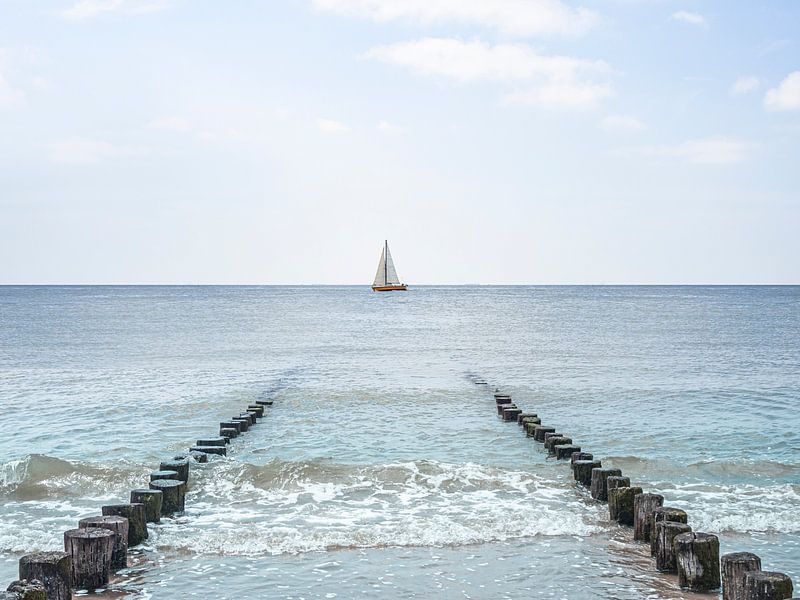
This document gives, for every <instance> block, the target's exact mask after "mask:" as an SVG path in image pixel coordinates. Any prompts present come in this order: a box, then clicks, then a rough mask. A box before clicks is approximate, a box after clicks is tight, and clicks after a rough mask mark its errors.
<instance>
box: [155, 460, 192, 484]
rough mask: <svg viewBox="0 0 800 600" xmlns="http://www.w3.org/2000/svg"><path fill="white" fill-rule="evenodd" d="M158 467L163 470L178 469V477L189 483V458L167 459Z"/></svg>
mask: <svg viewBox="0 0 800 600" xmlns="http://www.w3.org/2000/svg"><path fill="white" fill-rule="evenodd" d="M158 468H159V469H161V470H162V471H176V472H177V473H178V479H180V480H181V481H182V482H184V483H189V460H188V459H186V458H183V459H178V460H165V461H164V462H162V463H161V465H160V466H159V467H158Z"/></svg>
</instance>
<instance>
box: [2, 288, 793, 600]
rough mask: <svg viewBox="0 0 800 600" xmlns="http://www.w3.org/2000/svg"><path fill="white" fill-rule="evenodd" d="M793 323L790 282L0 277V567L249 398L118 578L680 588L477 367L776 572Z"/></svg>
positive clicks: (423, 591) (347, 591)
mask: <svg viewBox="0 0 800 600" xmlns="http://www.w3.org/2000/svg"><path fill="white" fill-rule="evenodd" d="M798 340H800V288H798V287H775V288H763V287H754V288H749V287H709V288H702V287H664V288H660V287H620V288H615V287H543V288H538V287H498V288H494V287H477V288H454V287H449V288H428V287H426V288H418V289H414V290H412V291H410V292H409V293H407V294H373V293H371V292H370V291H369V290H368V288H358V287H341V288H330V287H302V288H288V287H286V288H283V287H277V288H276V287H252V288H251V287H211V288H207V287H73V288H51V287H34V288H30V287H0V409H2V412H3V424H4V426H3V431H4V432H10V435H9V434H8V433H7V434H6V435H5V436H2V437H0V449H1V450H2V456H3V459H2V464H0V578H1V579H0V581H10V580H11V579H13V578H15V573H16V561H17V559H18V558H19V556H20V555H21V554H22V553H26V552H30V551H33V550H37V549H58V548H59V547H60V545H61V532H62V531H63V530H65V529H67V528H70V527H73V526H74V523H75V521H76V520H77V519H78V518H80V517H83V516H89V515H92V514H96V513H97V511H98V509H99V506H101V505H102V504H108V503H111V502H118V501H121V500H123V499H124V498H126V497H127V493H128V490H130V489H131V488H133V487H140V486H141V485H142V484H143V483H144V482H146V480H147V474H148V472H149V471H150V470H152V469H153V468H154V467H155V466H157V463H158V461H159V460H161V459H162V458H165V457H170V456H172V455H173V454H175V453H177V452H181V451H184V450H185V449H186V448H187V447H188V446H189V445H190V444H192V443H194V440H195V439H197V438H198V437H204V436H208V435H215V434H216V428H217V423H218V422H219V421H221V420H225V419H226V418H228V417H230V416H232V415H233V414H234V413H235V412H238V411H239V410H240V409H241V408H243V407H244V406H245V405H246V404H247V403H250V402H252V401H253V400H256V399H260V398H267V397H269V398H273V399H274V400H275V404H274V406H273V407H272V408H271V409H269V414H268V416H267V417H266V418H265V419H263V421H262V422H261V423H260V424H259V425H258V426H256V427H254V428H253V429H251V431H250V432H249V433H248V434H247V435H245V436H242V437H240V438H238V439H237V440H236V441H235V442H234V443H233V444H232V445H231V447H230V454H229V456H228V457H227V458H226V459H221V460H216V461H213V462H212V463H209V464H208V465H197V466H196V468H194V470H193V475H192V488H191V491H190V494H189V497H188V498H187V508H188V510H187V513H186V515H184V516H183V517H181V518H179V519H176V520H164V522H163V523H162V525H160V526H157V527H153V528H152V529H151V534H152V535H151V538H150V540H148V544H147V545H146V546H145V547H144V548H143V549H142V550H141V552H138V553H137V554H136V556H135V557H134V560H133V561H132V564H135V566H134V567H132V568H131V569H129V571H128V572H124V573H122V574H121V577H120V578H119V580H118V581H117V582H116V583H115V585H114V589H115V591H116V596H119V595H120V594H121V595H122V596H123V597H125V596H128V597H132V598H140V597H141V598H148V597H153V598H179V597H186V596H192V595H196V596H198V597H215V598H260V597H280V598H333V597H339V598H351V597H364V598H373V597H374V598H378V597H381V598H385V597H419V598H426V597H434V596H435V597H439V598H488V597H492V598H523V597H525V598H527V597H531V596H533V597H543V598H574V597H581V598H622V599H628V598H631V599H633V598H678V597H689V596H687V595H686V594H683V593H681V592H680V591H678V590H677V589H676V585H675V582H674V581H673V580H672V579H671V578H668V577H664V576H658V575H655V574H654V573H653V572H652V565H651V563H650V560H649V557H647V556H645V555H644V554H643V553H642V548H641V547H640V546H638V545H634V544H632V543H630V542H629V537H630V535H629V532H627V531H626V530H624V529H620V528H618V527H615V526H612V525H610V524H609V523H608V521H607V518H606V511H605V507H603V506H599V505H596V504H594V503H592V502H591V501H590V500H589V499H588V498H587V497H586V494H585V493H583V492H581V491H579V490H576V489H575V487H574V485H573V484H572V482H571V481H570V477H569V469H568V468H567V467H566V466H565V465H563V464H558V463H555V462H554V461H552V460H551V461H548V460H547V458H546V456H545V455H544V454H543V453H542V452H541V451H540V449H539V445H538V444H535V443H533V442H532V441H531V440H529V439H526V438H525V437H524V435H522V434H521V433H520V428H519V427H517V426H516V425H515V424H508V423H502V422H500V421H499V420H498V419H497V418H496V416H495V412H494V403H493V400H492V398H491V395H490V393H489V391H488V390H486V389H485V388H482V387H480V386H475V385H474V384H473V383H471V381H470V380H469V378H468V377H467V374H468V373H477V374H480V376H482V377H485V378H486V379H487V380H488V381H490V382H491V383H492V384H493V385H499V386H501V387H502V388H503V389H504V390H506V391H509V392H510V393H512V394H513V395H514V398H515V400H516V401H517V403H518V404H519V405H520V406H521V407H523V408H526V409H531V410H535V411H536V412H538V413H539V414H540V416H543V418H544V420H545V421H546V422H547V423H549V424H552V425H554V426H556V427H557V428H558V429H559V431H565V432H568V433H569V434H570V436H571V437H572V438H573V439H574V440H575V441H576V442H577V443H579V444H580V445H581V446H582V447H583V448H585V449H587V450H589V451H592V452H594V454H595V456H597V457H600V458H602V459H603V463H604V466H618V467H621V468H622V469H623V471H624V472H625V474H626V475H629V476H630V477H631V479H632V480H634V481H635V482H637V483H638V484H639V485H642V487H645V488H646V489H651V490H653V491H659V492H660V493H663V494H664V495H665V497H666V498H667V502H668V504H670V505H674V506H679V507H681V508H684V509H686V510H687V512H689V514H690V523H691V524H692V525H693V526H694V528H695V530H702V531H708V532H713V533H718V534H719V535H720V537H721V541H722V551H723V552H728V551H733V550H744V549H746V550H751V551H755V552H757V553H758V554H759V555H761V556H762V559H763V562H764V565H765V568H769V569H773V570H780V571H784V572H787V573H789V574H791V575H792V576H793V577H794V578H795V581H796V583H800V582H798V576H800V520H798V519H797V516H796V515H797V514H798V510H799V509H800V460H798V458H797V457H798V450H800V417H798V411H797V408H796V406H797V399H798V396H799V395H800V343H799V342H798ZM107 595H108V594H107Z"/></svg>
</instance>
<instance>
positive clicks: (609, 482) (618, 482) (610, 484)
mask: <svg viewBox="0 0 800 600" xmlns="http://www.w3.org/2000/svg"><path fill="white" fill-rule="evenodd" d="M621 487H631V478H630V477H620V476H619V475H612V476H611V477H609V478H607V479H606V494H607V495H608V497H609V498H611V490H615V489H617V488H621Z"/></svg>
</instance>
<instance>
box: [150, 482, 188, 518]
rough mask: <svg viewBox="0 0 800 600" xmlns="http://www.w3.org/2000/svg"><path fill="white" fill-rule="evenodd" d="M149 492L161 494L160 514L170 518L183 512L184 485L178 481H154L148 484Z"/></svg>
mask: <svg viewBox="0 0 800 600" xmlns="http://www.w3.org/2000/svg"><path fill="white" fill-rule="evenodd" d="M150 489H151V490H159V491H160V492H161V493H162V496H161V498H162V501H161V514H162V516H165V517H170V516H172V515H174V514H175V513H179V512H183V509H184V496H185V493H186V484H185V483H184V482H182V481H180V480H178V479H156V480H155V481H151V482H150Z"/></svg>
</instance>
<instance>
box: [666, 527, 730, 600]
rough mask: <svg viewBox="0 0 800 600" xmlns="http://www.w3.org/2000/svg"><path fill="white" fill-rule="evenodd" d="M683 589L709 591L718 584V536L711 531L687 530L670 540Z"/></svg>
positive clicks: (717, 587)
mask: <svg viewBox="0 0 800 600" xmlns="http://www.w3.org/2000/svg"><path fill="white" fill-rule="evenodd" d="M672 545H673V550H674V551H675V561H676V562H677V564H678V582H679V583H680V586H681V587H682V588H683V589H688V590H691V591H693V592H711V591H713V590H718V589H719V585H720V572H719V538H718V537H717V536H715V535H713V534H711V533H699V532H688V533H681V534H680V535H677V536H675V539H674V540H673V541H672Z"/></svg>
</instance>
